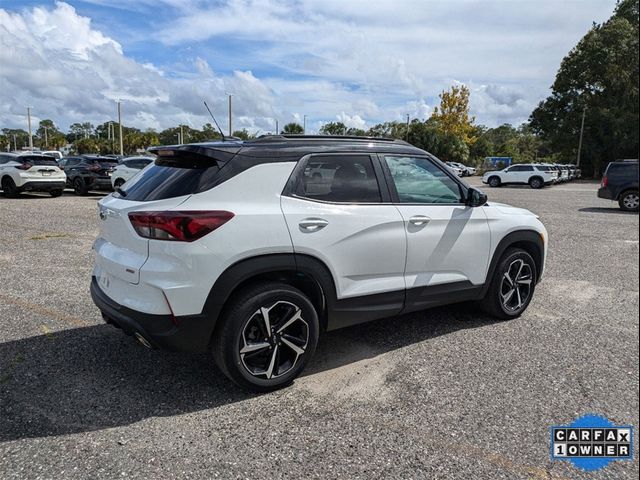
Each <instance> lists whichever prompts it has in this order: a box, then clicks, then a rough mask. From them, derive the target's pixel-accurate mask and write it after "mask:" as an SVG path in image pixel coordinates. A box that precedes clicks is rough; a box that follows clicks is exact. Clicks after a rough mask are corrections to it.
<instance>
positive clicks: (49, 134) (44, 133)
mask: <svg viewBox="0 0 640 480" xmlns="http://www.w3.org/2000/svg"><path fill="white" fill-rule="evenodd" d="M35 136H36V140H35V143H36V145H38V146H39V147H40V148H41V149H43V150H46V149H49V150H54V149H58V148H61V147H62V146H64V145H65V144H66V143H67V139H66V138H65V135H64V133H62V132H61V131H60V130H58V127H56V125H55V123H53V120H49V119H45V120H41V121H40V123H39V125H38V129H37V130H36V132H35Z"/></svg>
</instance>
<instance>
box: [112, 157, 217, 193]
mask: <svg viewBox="0 0 640 480" xmlns="http://www.w3.org/2000/svg"><path fill="white" fill-rule="evenodd" d="M219 170H220V168H219V165H218V162H217V161H216V160H215V159H213V158H209V157H199V156H195V155H192V156H185V157H178V158H158V159H157V160H156V161H155V165H153V166H152V167H150V168H149V169H147V170H145V171H144V172H142V173H140V174H138V175H136V176H135V177H134V178H133V179H131V180H130V181H129V182H127V183H126V188H125V189H124V193H125V194H126V196H125V199H126V200H135V201H138V202H145V201H152V200H162V199H164V198H173V197H181V196H183V195H191V194H193V193H199V192H204V191H205V190H208V189H210V188H211V187H212V186H213V185H214V180H215V177H216V175H217V173H218V171H219Z"/></svg>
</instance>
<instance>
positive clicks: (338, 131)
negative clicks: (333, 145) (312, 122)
mask: <svg viewBox="0 0 640 480" xmlns="http://www.w3.org/2000/svg"><path fill="white" fill-rule="evenodd" d="M346 134H347V126H346V125H345V124H344V123H342V122H329V123H325V124H324V125H323V126H322V127H320V135H346Z"/></svg>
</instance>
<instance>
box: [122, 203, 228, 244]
mask: <svg viewBox="0 0 640 480" xmlns="http://www.w3.org/2000/svg"><path fill="white" fill-rule="evenodd" d="M232 218H233V213H231V212H227V211H224V210H212V211H193V212H131V213H130V214H129V220H130V221H131V225H133V228H134V229H135V231H136V232H137V233H138V235H140V236H141V237H144V238H150V239H153V240H169V241H174V242H193V241H194V240H198V239H199V238H202V237H204V236H205V235H207V234H209V233H211V232H213V231H214V230H215V229H216V228H218V227H220V226H222V225H224V224H225V223H227V222H228V221H229V220H231V219H232Z"/></svg>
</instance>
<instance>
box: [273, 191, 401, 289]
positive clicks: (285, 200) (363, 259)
mask: <svg viewBox="0 0 640 480" xmlns="http://www.w3.org/2000/svg"><path fill="white" fill-rule="evenodd" d="M281 204H282V211H283V212H284V214H285V217H286V220H287V225H288V226H289V232H290V233H291V239H292V240H293V245H294V250H295V252H296V253H303V254H307V255H311V256H312V257H316V258H319V259H320V260H322V261H323V262H324V263H325V264H326V265H327V266H328V267H329V269H330V270H331V273H332V275H333V278H334V281H335V283H336V290H337V295H338V298H346V297H354V296H360V295H370V294H374V293H382V292H389V291H393V290H403V289H404V288H405V282H404V278H403V277H404V264H405V257H406V249H407V246H406V237H405V234H404V225H403V220H402V216H401V215H400V213H399V212H398V209H397V208H396V207H395V206H394V205H391V204H388V205H381V204H380V205H347V204H331V203H324V202H315V201H310V200H306V199H302V198H294V197H284V196H283V197H282V200H281ZM307 219H319V220H324V221H326V222H327V225H326V226H325V227H324V228H322V229H319V230H317V231H311V232H309V231H304V230H303V229H301V228H300V222H302V221H303V220H307Z"/></svg>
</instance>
